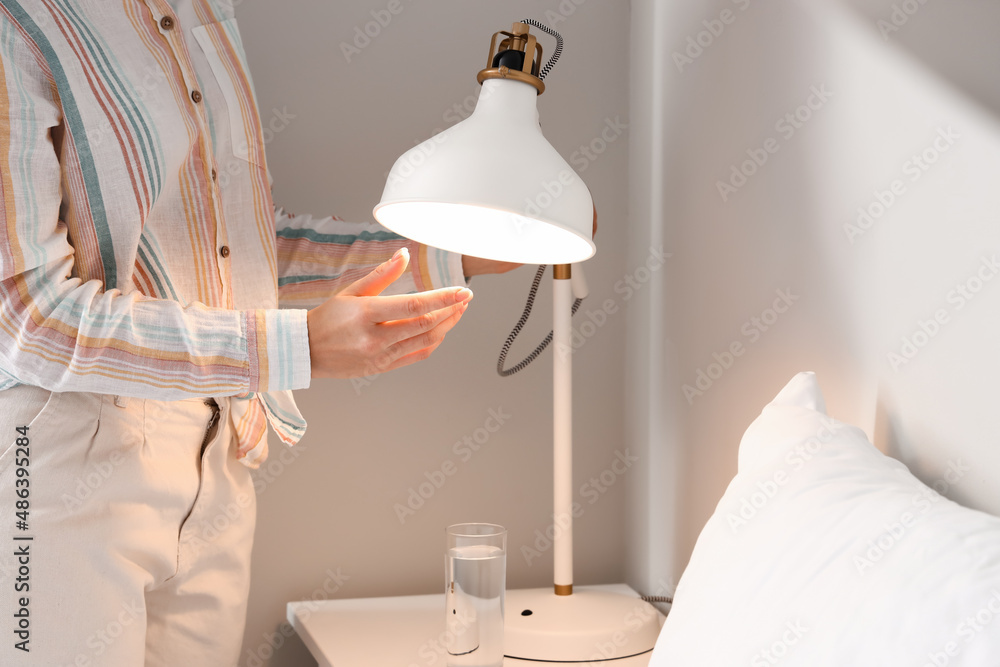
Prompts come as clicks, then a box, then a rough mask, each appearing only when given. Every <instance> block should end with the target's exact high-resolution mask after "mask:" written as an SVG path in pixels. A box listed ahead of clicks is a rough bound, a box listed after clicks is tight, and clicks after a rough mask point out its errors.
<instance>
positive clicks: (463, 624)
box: [445, 523, 507, 667]
mask: <svg viewBox="0 0 1000 667" xmlns="http://www.w3.org/2000/svg"><path fill="white" fill-rule="evenodd" d="M447 535H448V543H447V544H448V546H447V551H446V552H445V607H446V608H445V628H446V632H445V644H446V648H447V650H448V655H447V664H448V667H501V666H502V665H503V610H504V607H503V604H504V587H505V586H506V579H507V531H506V530H505V529H504V527H503V526H498V525H496V524H492V523H459V524H455V525H454V526H449V527H448V529H447Z"/></svg>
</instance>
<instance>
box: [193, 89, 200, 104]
mask: <svg viewBox="0 0 1000 667" xmlns="http://www.w3.org/2000/svg"><path fill="white" fill-rule="evenodd" d="M191 99H192V100H194V103H195V104H197V103H198V102H201V91H200V90H192V91H191Z"/></svg>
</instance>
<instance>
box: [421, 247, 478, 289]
mask: <svg viewBox="0 0 1000 667" xmlns="http://www.w3.org/2000/svg"><path fill="white" fill-rule="evenodd" d="M424 248H425V249H426V252H427V260H426V272H427V276H428V277H429V278H430V283H431V286H430V287H429V288H428V289H438V288H441V287H465V286H466V285H468V284H469V281H468V280H466V279H465V273H464V272H463V271H462V255H461V254H460V253H457V252H448V251H447V250H441V249H440V248H434V247H432V246H424Z"/></svg>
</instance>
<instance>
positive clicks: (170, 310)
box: [0, 16, 310, 400]
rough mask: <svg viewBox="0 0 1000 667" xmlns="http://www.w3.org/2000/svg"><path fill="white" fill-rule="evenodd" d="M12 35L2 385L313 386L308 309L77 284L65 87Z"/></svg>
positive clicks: (142, 393) (196, 391) (145, 392)
mask: <svg viewBox="0 0 1000 667" xmlns="http://www.w3.org/2000/svg"><path fill="white" fill-rule="evenodd" d="M0 29H2V31H3V33H4V36H3V38H2V39H0V212H2V218H0V219H2V222H0V389H6V388H8V387H11V386H14V385H16V384H31V385H36V386H40V387H43V388H45V389H49V390H51V391H91V392H98V393H108V394H120V395H128V396H137V397H142V398H156V399H161V400H175V399H179V398H190V397H198V396H227V395H245V394H247V393H249V392H265V391H277V390H284V389H295V388H299V387H303V386H307V385H308V383H309V376H310V374H309V353H308V350H309V341H308V333H307V328H306V321H305V311H303V310H276V309H271V310H246V311H237V310H225V309H218V308H208V307H206V306H204V305H202V304H198V303H192V304H186V305H185V304H181V303H180V302H177V301H172V300H167V299H155V298H150V297H146V296H143V295H140V294H138V293H136V292H134V291H131V290H129V291H130V292H131V293H123V292H122V291H121V290H119V289H106V288H105V285H104V284H103V283H102V282H101V281H99V280H89V281H83V280H81V279H80V278H78V277H75V272H74V257H75V253H76V251H75V249H74V247H73V245H72V243H71V240H72V236H71V234H70V231H69V230H68V229H67V226H66V224H65V223H64V222H63V221H62V220H60V216H59V208H60V202H61V188H60V179H61V177H62V175H61V169H60V164H59V160H58V157H57V154H56V150H55V146H54V144H53V139H52V130H53V128H55V127H57V126H58V125H59V124H60V121H61V107H60V102H59V99H58V93H57V90H56V85H55V82H54V80H53V78H52V74H51V72H49V71H48V68H47V66H46V65H45V63H44V61H43V60H41V59H40V58H36V55H35V52H34V51H33V49H32V48H31V47H30V46H29V43H28V41H27V40H26V39H25V38H23V37H22V36H21V34H20V33H18V32H17V28H16V26H13V25H12V24H11V23H10V22H9V21H7V20H6V19H4V18H3V17H2V16H0ZM70 140H71V137H66V141H70ZM70 176H72V175H70Z"/></svg>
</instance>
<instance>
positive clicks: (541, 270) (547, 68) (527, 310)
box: [497, 19, 583, 377]
mask: <svg viewBox="0 0 1000 667" xmlns="http://www.w3.org/2000/svg"><path fill="white" fill-rule="evenodd" d="M521 23H525V24H527V25H530V26H532V27H534V28H538V29H539V30H541V31H543V32H547V33H548V34H550V35H552V36H553V37H555V38H556V48H555V50H554V51H553V52H552V55H551V56H549V60H548V62H546V63H545V65H544V66H543V67H542V68H541V69H540V70H539V71H538V78H539V79H544V78H545V76H546V75H547V74H548V73H549V72H551V71H552V67H553V66H554V65H555V64H556V62H557V61H558V60H559V56H561V55H562V49H563V38H562V35H560V34H559V33H558V32H556V31H555V30H553V29H552V28H550V27H548V26H547V25H543V24H541V23H539V22H538V21H536V20H534V19H523V20H522V21H521ZM547 266H548V265H547V264H542V265H541V266H539V267H538V271H536V272H535V278H534V280H532V281H531V289H530V290H529V291H528V301H527V303H525V304H524V312H522V313H521V319H519V320H518V321H517V324H515V325H514V329H513V331H511V332H510V335H509V336H507V340H506V341H505V342H504V344H503V347H502V348H501V349H500V358H499V359H498V360H497V373H499V374H500V376H501V377H508V376H510V375H513V374H514V373H517V372H518V371H521V370H524V368H525V367H526V366H527V365H528V364H530V363H531V362H532V361H534V360H535V359H537V358H538V355H540V354H541V353H542V352H543V351H544V350H545V348H547V347H548V346H549V343H551V342H552V338H553V335H554V334H553V332H552V331H549V335H548V336H546V337H545V339H544V340H542V342H541V343H539V344H538V347H536V348H535V349H534V350H533V351H532V352H531V354H529V355H528V356H526V357H525V358H524V359H522V360H521V361H520V362H519V363H517V364H515V365H514V366H511V367H510V368H504V367H503V365H504V362H505V361H507V353H508V352H510V346H511V345H513V344H514V339H516V338H517V335H518V334H519V333H521V329H523V328H524V325H525V323H527V321H528V317H529V316H530V315H531V309H532V307H534V305H535V296H537V294H538V286H539V285H540V284H541V282H542V276H544V275H545V268H546V267H547ZM581 303H583V299H575V300H574V301H573V309H572V314H573V315H576V311H577V310H579V309H580V304H581Z"/></svg>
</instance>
